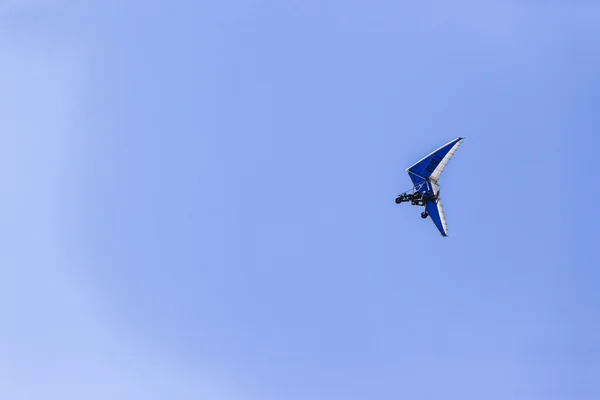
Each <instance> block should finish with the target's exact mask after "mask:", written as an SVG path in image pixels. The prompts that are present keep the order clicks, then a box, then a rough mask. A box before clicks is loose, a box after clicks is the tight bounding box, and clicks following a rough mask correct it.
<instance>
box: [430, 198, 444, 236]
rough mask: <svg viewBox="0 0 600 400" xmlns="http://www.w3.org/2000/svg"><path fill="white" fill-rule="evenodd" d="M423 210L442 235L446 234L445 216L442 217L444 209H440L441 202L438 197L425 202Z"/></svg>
mask: <svg viewBox="0 0 600 400" xmlns="http://www.w3.org/2000/svg"><path fill="white" fill-rule="evenodd" d="M425 211H427V212H428V213H429V217H430V218H431V220H432V221H433V224H434V225H435V227H436V228H438V231H440V233H441V234H442V236H448V226H447V225H446V218H445V217H444V210H443V209H442V202H441V201H440V199H438V200H437V201H435V202H434V201H429V202H427V205H426V206H425Z"/></svg>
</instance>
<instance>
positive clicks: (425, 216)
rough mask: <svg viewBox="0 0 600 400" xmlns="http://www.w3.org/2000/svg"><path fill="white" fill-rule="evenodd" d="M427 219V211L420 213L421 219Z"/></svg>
mask: <svg viewBox="0 0 600 400" xmlns="http://www.w3.org/2000/svg"><path fill="white" fill-rule="evenodd" d="M427 217H429V213H428V212H427V211H423V212H422V213H421V218H423V219H425V218H427Z"/></svg>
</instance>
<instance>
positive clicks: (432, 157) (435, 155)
mask: <svg viewBox="0 0 600 400" xmlns="http://www.w3.org/2000/svg"><path fill="white" fill-rule="evenodd" d="M462 141H463V138H460V137H459V138H456V139H454V140H452V141H450V142H448V143H446V144H445V145H443V146H442V147H440V148H439V149H437V150H434V151H432V152H431V153H429V154H428V155H426V156H425V157H423V158H422V159H420V160H419V161H417V162H416V163H414V164H413V165H411V166H410V167H408V168H407V169H406V172H407V173H408V176H410V179H411V180H412V182H413V184H414V185H415V186H419V185H421V184H422V183H423V182H425V181H428V180H429V181H431V182H433V183H437V181H438V179H439V178H440V175H441V173H442V171H443V170H444V167H445V166H446V164H447V163H448V161H449V160H450V158H451V157H452V155H453V154H454V152H455V151H456V149H457V148H458V146H460V144H461V143H462Z"/></svg>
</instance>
